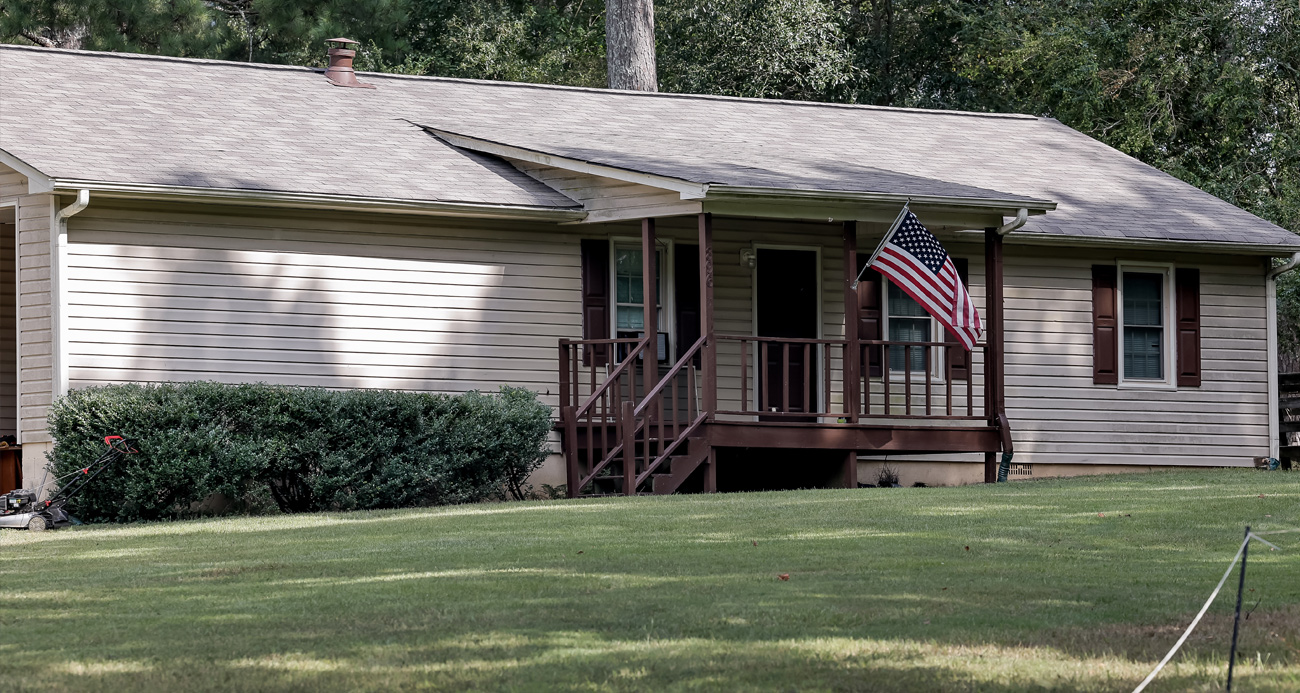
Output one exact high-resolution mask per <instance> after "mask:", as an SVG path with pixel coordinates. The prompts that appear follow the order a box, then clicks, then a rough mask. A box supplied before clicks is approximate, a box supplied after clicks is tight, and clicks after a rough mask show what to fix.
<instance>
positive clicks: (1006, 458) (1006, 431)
mask: <svg viewBox="0 0 1300 693" xmlns="http://www.w3.org/2000/svg"><path fill="white" fill-rule="evenodd" d="M1026 221H1029V210H1028V209H1027V208H1025V207H1021V208H1020V209H1018V210H1016V218H1015V219H1012V220H1011V221H1009V222H1007V223H1005V224H1003V225H1001V226H999V227H997V228H996V229H993V232H994V233H996V234H997V235H998V237H999V238H998V244H999V246H1000V245H1001V237H1002V236H1005V235H1007V234H1009V233H1011V232H1012V231H1015V230H1016V229H1018V228H1020V227H1021V226H1024V225H1025V222H1026ZM985 247H986V248H987V247H988V244H987V243H986V244H985ZM985 252H988V251H987V250H986V251H985ZM999 257H1000V256H999ZM987 281H988V277H987V276H986V277H985V282H987ZM987 295H988V291H987V289H986V290H985V296H987ZM1000 300H1004V299H1000ZM999 314H1001V311H1000V310H999ZM1002 329H1003V328H1002V326H1001V325H999V327H998V330H999V332H998V337H999V341H1003V337H1004V335H1003V333H1002ZM1003 343H1005V342H1004V341H1003ZM998 351H999V353H998V358H1000V359H1002V366H1001V373H1002V377H1003V378H1005V377H1006V358H1007V357H1006V351H1005V349H999V350H998ZM1002 396H1003V397H1006V394H1005V393H1003V395H1002ZM994 416H996V417H997V418H996V420H997V423H998V434H999V435H1000V436H1001V438H1002V460H1001V461H1000V462H999V464H998V472H997V480H998V481H999V482H1005V481H1006V480H1007V475H1008V474H1010V473H1011V458H1012V457H1013V456H1014V455H1015V452H1014V451H1013V450H1012V442H1011V423H1010V422H1009V421H1007V415H1006V412H1004V411H998V412H995V413H994Z"/></svg>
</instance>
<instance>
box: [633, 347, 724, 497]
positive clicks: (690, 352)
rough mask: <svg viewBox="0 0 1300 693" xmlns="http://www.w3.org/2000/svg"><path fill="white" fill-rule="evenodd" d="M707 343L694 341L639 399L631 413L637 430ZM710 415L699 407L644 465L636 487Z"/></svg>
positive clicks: (637, 478)
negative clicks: (658, 399) (648, 412)
mask: <svg viewBox="0 0 1300 693" xmlns="http://www.w3.org/2000/svg"><path fill="white" fill-rule="evenodd" d="M707 342H708V335H704V336H701V337H700V338H699V339H697V340H695V344H693V345H691V348H690V349H687V350H686V353H685V354H682V356H681V357H680V358H678V359H677V363H675V364H673V367H672V368H669V369H668V372H667V373H665V374H664V375H663V377H662V378H660V379H659V382H658V383H656V384H655V386H654V387H653V388H650V391H649V392H647V393H646V395H645V397H643V398H642V399H641V404H640V405H638V406H637V408H636V409H635V410H633V412H632V416H633V418H634V419H635V420H638V421H639V422H640V423H638V425H637V428H638V429H640V428H641V427H643V426H644V421H645V419H644V418H643V417H644V416H645V410H646V408H647V407H648V406H650V404H651V403H652V402H654V401H655V400H656V399H657V398H658V397H659V396H660V394H662V393H663V390H664V388H665V387H667V385H668V383H669V382H671V381H672V380H673V378H676V377H677V374H678V373H680V372H681V370H682V368H684V367H685V366H686V365H688V364H690V362H691V361H692V360H693V359H694V358H695V354H697V353H699V351H700V350H701V349H703V348H704V345H705V343H707ZM674 406H676V404H674ZM710 414H711V412H707V411H704V409H703V408H702V407H701V408H700V412H699V414H698V415H697V416H696V417H695V420H694V421H692V422H690V423H689V424H688V425H687V426H686V428H684V429H682V431H681V433H679V434H678V435H677V437H676V438H674V439H673V442H671V443H669V444H668V445H665V446H663V447H662V448H661V449H660V452H659V455H658V456H657V457H655V458H654V460H652V461H650V462H649V463H648V464H646V468H645V471H643V472H641V473H640V474H638V475H637V476H636V486H640V485H641V484H643V483H645V481H646V480H647V479H649V478H650V475H651V474H654V472H655V470H656V469H658V468H659V465H661V464H663V463H664V461H665V460H667V459H668V458H669V457H671V456H672V454H673V453H674V452H676V451H677V448H678V446H680V445H681V444H682V441H684V440H686V439H687V438H689V437H690V436H691V435H692V434H693V433H695V431H696V430H697V429H698V428H699V427H700V425H701V424H703V423H704V422H705V421H706V420H708V418H709V415H710ZM646 432H647V437H648V436H649V429H648V428H647V429H646ZM646 448H647V449H646V451H647V453H648V452H649V445H647V446H646ZM632 454H633V455H635V454H636V453H635V451H633V453H632ZM626 459H627V456H626V455H625V456H624V460H626ZM624 464H626V461H625V462H624Z"/></svg>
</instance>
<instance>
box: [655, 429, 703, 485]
mask: <svg viewBox="0 0 1300 693" xmlns="http://www.w3.org/2000/svg"><path fill="white" fill-rule="evenodd" d="M709 447H710V446H709V441H708V440H707V439H704V438H687V439H686V453H685V454H682V455H673V456H672V457H669V458H668V465H669V471H668V473H666V474H654V475H652V476H651V478H650V488H651V490H653V491H654V493H655V494H657V495H666V494H669V493H673V492H675V491H676V490H677V489H678V488H680V487H681V485H682V483H683V482H685V481H686V479H687V478H688V477H689V476H690V475H691V474H693V473H694V472H695V470H697V469H699V468H700V465H701V464H704V463H705V462H706V461H708V459H709Z"/></svg>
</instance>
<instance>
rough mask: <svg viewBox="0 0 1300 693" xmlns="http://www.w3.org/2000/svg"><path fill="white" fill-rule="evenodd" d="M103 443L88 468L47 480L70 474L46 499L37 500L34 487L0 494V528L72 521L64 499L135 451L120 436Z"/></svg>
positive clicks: (59, 524) (37, 491) (62, 524)
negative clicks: (57, 489) (103, 446)
mask: <svg viewBox="0 0 1300 693" xmlns="http://www.w3.org/2000/svg"><path fill="white" fill-rule="evenodd" d="M104 444H106V445H108V450H106V451H105V452H104V454H102V455H100V456H99V459H97V460H95V461H94V462H92V463H91V464H90V466H89V467H84V468H82V469H78V470H77V471H75V472H72V473H71V474H66V475H64V476H62V477H59V478H58V479H54V480H53V481H51V482H50V483H56V482H58V481H59V480H60V479H67V478H69V477H72V480H71V481H69V482H67V483H65V484H63V485H62V486H61V487H60V488H59V492H58V493H56V494H55V495H54V497H53V498H51V499H49V500H44V501H38V500H37V497H38V496H39V495H40V488H37V489H35V490H30V489H23V488H20V489H16V490H13V491H10V492H9V493H6V494H4V495H0V527H9V528H12V529H23V528H26V529H29V530H31V531H33V532H39V531H41V530H44V529H58V528H60V527H67V526H68V525H70V524H73V523H74V520H73V518H72V517H71V516H69V515H68V513H67V511H66V510H64V506H65V505H67V504H68V501H69V500H70V499H71V498H72V497H73V496H76V495H77V494H78V493H80V492H81V490H82V489H84V488H85V487H86V484H89V483H90V482H91V481H92V480H93V479H94V478H95V477H97V476H99V474H100V472H103V471H104V470H105V469H108V468H109V467H111V466H113V465H114V464H116V463H117V462H118V461H120V460H121V459H122V458H123V457H126V456H127V455H131V454H134V453H137V452H139V450H137V449H136V448H135V445H134V444H133V442H132V441H129V440H127V439H125V438H123V437H122V436H108V437H106V438H104ZM42 486H44V484H42Z"/></svg>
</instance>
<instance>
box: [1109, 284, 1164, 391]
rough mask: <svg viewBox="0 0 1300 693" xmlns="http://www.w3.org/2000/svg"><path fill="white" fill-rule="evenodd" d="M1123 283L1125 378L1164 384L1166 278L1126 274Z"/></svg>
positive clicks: (1121, 291) (1121, 290)
mask: <svg viewBox="0 0 1300 693" xmlns="http://www.w3.org/2000/svg"><path fill="white" fill-rule="evenodd" d="M1123 282H1124V283H1123V286H1122V287H1121V289H1120V293H1121V294H1122V295H1123V297H1124V299H1123V300H1124V308H1123V315H1124V338H1123V342H1124V378H1125V379H1127V380H1164V379H1165V368H1164V352H1165V325H1164V323H1165V321H1164V304H1165V301H1164V293H1165V292H1164V285H1165V275H1164V274H1156V273H1152V272H1125V273H1124V280H1123Z"/></svg>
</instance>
